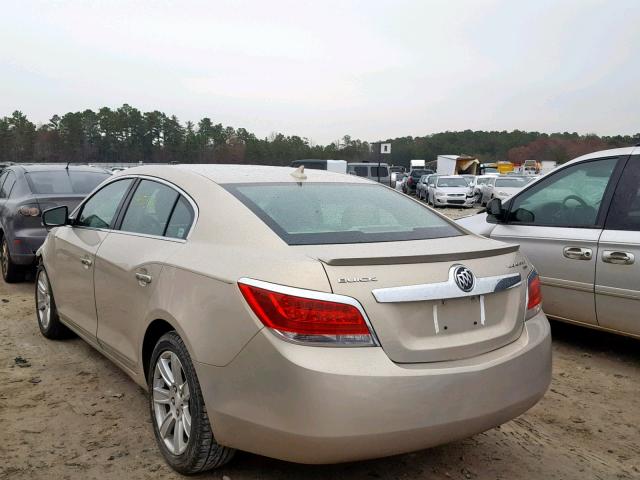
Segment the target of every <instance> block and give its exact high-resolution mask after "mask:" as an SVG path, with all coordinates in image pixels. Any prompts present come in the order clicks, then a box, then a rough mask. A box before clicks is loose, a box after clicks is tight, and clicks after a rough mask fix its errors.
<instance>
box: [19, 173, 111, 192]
mask: <svg viewBox="0 0 640 480" xmlns="http://www.w3.org/2000/svg"><path fill="white" fill-rule="evenodd" d="M26 177H27V181H28V182H29V187H30V188H31V191H32V192H33V193H36V194H47V193H51V194H65V193H68V194H73V193H80V194H82V193H89V192H90V191H91V190H93V189H94V188H96V187H97V186H98V185H99V184H100V183H101V182H102V181H103V180H105V179H107V178H109V177H110V175H109V174H108V173H103V172H78V171H74V170H71V171H69V170H55V171H50V172H44V171H43V172H27V174H26Z"/></svg>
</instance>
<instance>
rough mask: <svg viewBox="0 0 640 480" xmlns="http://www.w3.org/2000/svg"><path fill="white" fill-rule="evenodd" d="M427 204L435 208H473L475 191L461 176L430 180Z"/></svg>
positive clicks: (440, 177)
mask: <svg viewBox="0 0 640 480" xmlns="http://www.w3.org/2000/svg"><path fill="white" fill-rule="evenodd" d="M427 203H429V204H430V205H433V206H434V207H445V206H453V207H473V204H474V201H473V191H472V190H471V188H470V187H469V184H468V183H467V180H465V179H464V178H463V177H461V176H460V175H450V176H437V177H435V178H433V179H431V178H430V179H429V184H428V189H427Z"/></svg>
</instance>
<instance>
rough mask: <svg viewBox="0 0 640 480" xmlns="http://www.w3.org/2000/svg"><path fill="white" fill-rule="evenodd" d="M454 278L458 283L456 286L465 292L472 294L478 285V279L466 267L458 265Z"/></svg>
mask: <svg viewBox="0 0 640 480" xmlns="http://www.w3.org/2000/svg"><path fill="white" fill-rule="evenodd" d="M453 278H454V279H455V281H456V285H458V288H460V290H462V291H463V292H470V291H471V290H473V287H474V286H475V284H476V278H475V277H474V275H473V272H472V271H471V270H469V269H468V268H467V267H465V266H464V265H458V266H457V267H456V268H455V270H454V271H453Z"/></svg>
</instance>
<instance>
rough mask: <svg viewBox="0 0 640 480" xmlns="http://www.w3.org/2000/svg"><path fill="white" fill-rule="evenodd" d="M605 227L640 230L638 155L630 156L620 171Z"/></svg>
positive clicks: (639, 165)
mask: <svg viewBox="0 0 640 480" xmlns="http://www.w3.org/2000/svg"><path fill="white" fill-rule="evenodd" d="M605 228H607V229H609V230H633V231H636V232H638V231H640V157H632V158H631V160H630V161H629V163H628V164H627V166H626V167H625V169H624V171H623V172H622V177H621V179H620V183H618V186H617V188H616V192H615V194H614V196H613V200H612V201H611V207H610V208H609V215H608V216H607V224H606V227H605Z"/></svg>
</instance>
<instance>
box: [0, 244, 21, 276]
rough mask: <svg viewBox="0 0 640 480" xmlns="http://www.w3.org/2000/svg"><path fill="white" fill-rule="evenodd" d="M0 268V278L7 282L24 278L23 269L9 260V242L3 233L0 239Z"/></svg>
mask: <svg viewBox="0 0 640 480" xmlns="http://www.w3.org/2000/svg"><path fill="white" fill-rule="evenodd" d="M0 270H2V278H3V279H4V281H5V282H7V283H16V282H21V281H23V280H24V269H23V268H22V267H21V266H20V265H16V264H15V263H13V260H11V253H10V252H9V242H8V241H7V237H6V236H4V235H2V237H1V239H0Z"/></svg>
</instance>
